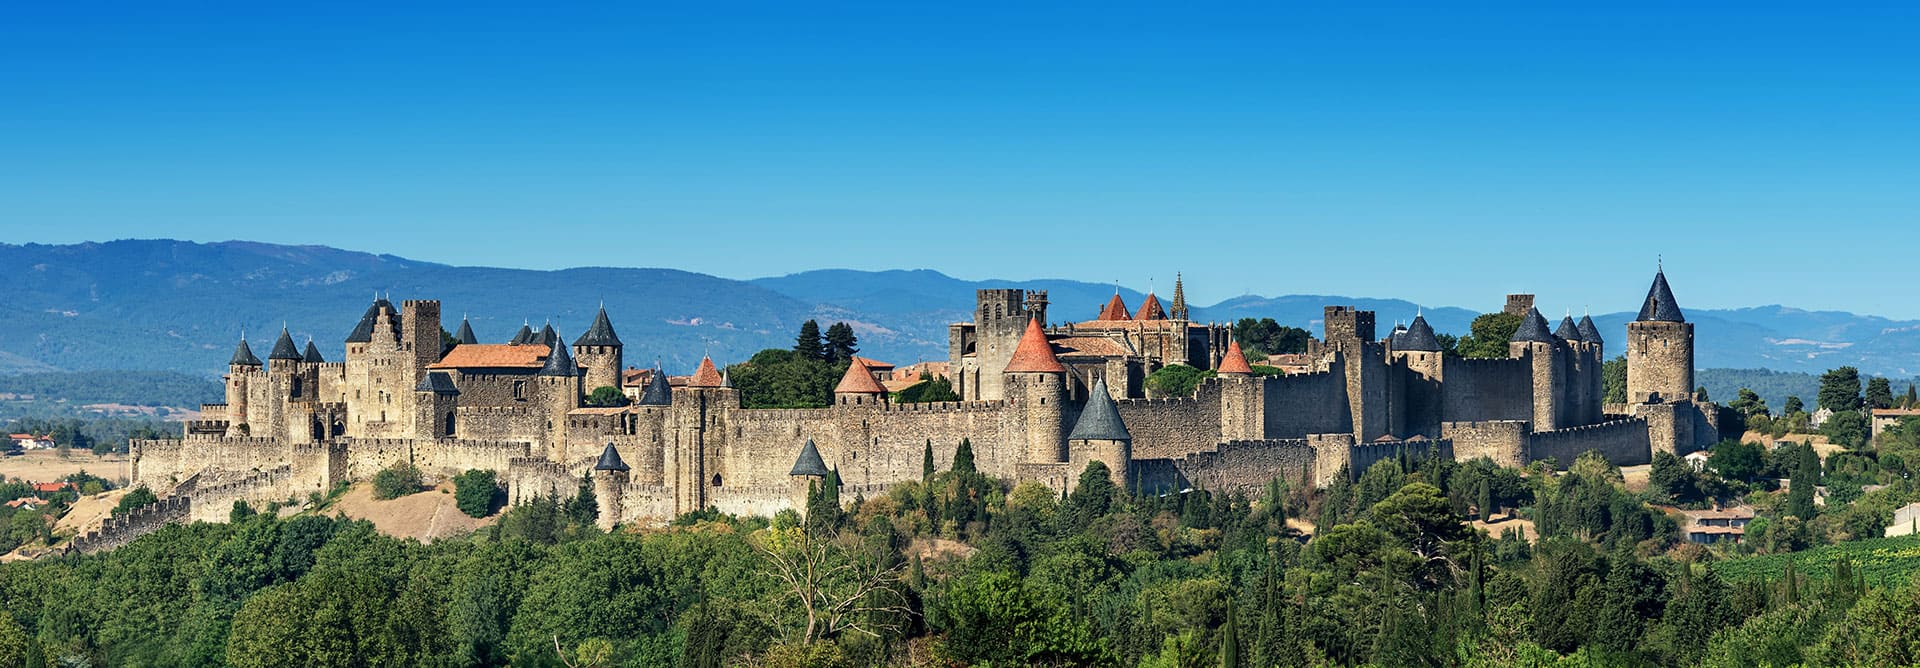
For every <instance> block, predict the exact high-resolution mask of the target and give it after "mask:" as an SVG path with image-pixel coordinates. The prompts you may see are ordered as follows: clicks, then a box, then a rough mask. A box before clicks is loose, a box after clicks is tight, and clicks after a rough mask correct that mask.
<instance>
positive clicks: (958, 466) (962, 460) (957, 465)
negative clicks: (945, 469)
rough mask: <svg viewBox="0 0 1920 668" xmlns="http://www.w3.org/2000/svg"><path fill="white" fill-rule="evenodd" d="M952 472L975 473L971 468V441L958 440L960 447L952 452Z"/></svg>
mask: <svg viewBox="0 0 1920 668" xmlns="http://www.w3.org/2000/svg"><path fill="white" fill-rule="evenodd" d="M953 470H954V472H955V473H977V472H978V471H977V470H976V469H974V468H973V439H968V438H963V439H960V447H958V448H954V450H953Z"/></svg>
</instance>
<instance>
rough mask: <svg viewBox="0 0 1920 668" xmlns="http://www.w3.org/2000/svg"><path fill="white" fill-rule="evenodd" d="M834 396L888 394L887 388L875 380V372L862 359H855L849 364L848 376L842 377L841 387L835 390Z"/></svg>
mask: <svg viewBox="0 0 1920 668" xmlns="http://www.w3.org/2000/svg"><path fill="white" fill-rule="evenodd" d="M833 393H834V394H886V393H887V388H886V387H884V386H882V385H881V384H880V381H877V380H874V379H873V370H872V369H869V368H867V363H866V362H863V361H861V360H860V358H858V357H855V358H853V362H851V363H849V364H847V375H844V376H841V377H840V385H839V386H837V387H835V388H833Z"/></svg>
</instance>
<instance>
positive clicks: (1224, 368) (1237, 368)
mask: <svg viewBox="0 0 1920 668" xmlns="http://www.w3.org/2000/svg"><path fill="white" fill-rule="evenodd" d="M1214 371H1215V372H1216V373H1219V374H1221V375H1226V374H1240V375H1243V376H1250V375H1253V367H1251V366H1248V365H1247V354H1246V353H1243V352H1240V342H1239V341H1238V340H1230V341H1228V342H1227V354H1226V355H1223V356H1221V357H1220V368H1219V369H1215V370H1214Z"/></svg>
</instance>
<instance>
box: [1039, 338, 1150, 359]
mask: <svg viewBox="0 0 1920 668" xmlns="http://www.w3.org/2000/svg"><path fill="white" fill-rule="evenodd" d="M1053 345H1056V346H1060V347H1061V348H1064V349H1065V350H1062V351H1060V354H1062V355H1081V356H1093V357H1125V356H1127V355H1131V354H1132V353H1131V352H1129V351H1128V350H1127V347H1126V346H1124V345H1121V343H1120V342H1119V341H1115V340H1113V339H1109V338H1107V337H1104V336H1069V337H1067V338H1064V339H1054V341H1053Z"/></svg>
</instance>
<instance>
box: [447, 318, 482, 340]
mask: <svg viewBox="0 0 1920 668" xmlns="http://www.w3.org/2000/svg"><path fill="white" fill-rule="evenodd" d="M479 342H480V339H478V338H476V337H474V335H473V325H471V324H468V323H467V318H466V316H461V317H460V331H458V332H454V333H453V344H454V345H456V346H470V345H473V344H476V343H479Z"/></svg>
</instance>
